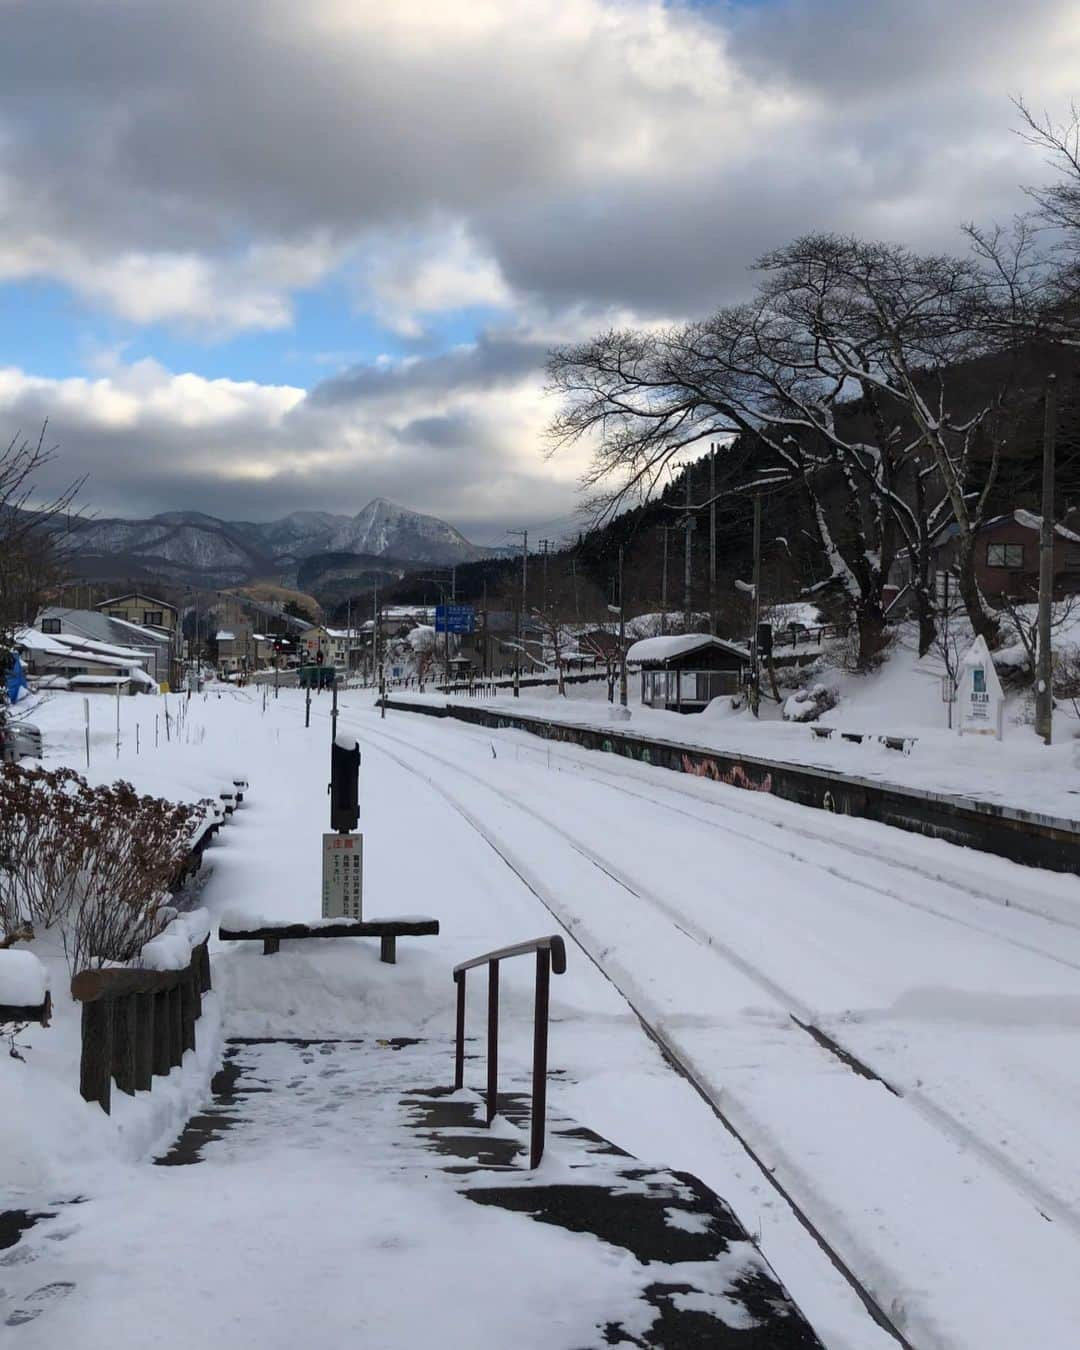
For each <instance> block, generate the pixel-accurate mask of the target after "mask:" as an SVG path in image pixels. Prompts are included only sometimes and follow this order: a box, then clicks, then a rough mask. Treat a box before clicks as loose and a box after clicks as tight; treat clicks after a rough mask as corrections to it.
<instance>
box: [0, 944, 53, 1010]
mask: <svg viewBox="0 0 1080 1350" xmlns="http://www.w3.org/2000/svg"><path fill="white" fill-rule="evenodd" d="M48 991H49V976H48V972H47V971H46V969H45V967H44V966H43V965H42V964H41V962H40V961H39V960H38V959H37V957H36V956H35V955H34V954H33V952H20V951H16V950H8V951H0V1003H3V1004H6V1005H7V1006H8V1007H9V1008H40V1007H41V1005H42V1004H43V1003H44V1002H45V995H46V994H47V993H48Z"/></svg>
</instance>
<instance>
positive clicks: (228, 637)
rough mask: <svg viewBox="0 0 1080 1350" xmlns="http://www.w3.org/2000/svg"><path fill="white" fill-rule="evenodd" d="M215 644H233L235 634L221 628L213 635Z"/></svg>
mask: <svg viewBox="0 0 1080 1350" xmlns="http://www.w3.org/2000/svg"><path fill="white" fill-rule="evenodd" d="M214 641H215V642H235V641H236V634H235V633H230V632H229V630H228V629H227V628H223V629H222V630H221V631H220V632H219V633H215V634H214Z"/></svg>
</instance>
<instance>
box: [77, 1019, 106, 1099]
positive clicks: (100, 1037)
mask: <svg viewBox="0 0 1080 1350" xmlns="http://www.w3.org/2000/svg"><path fill="white" fill-rule="evenodd" d="M112 1016H113V1009H112V1000H111V999H107V998H101V999H95V1000H94V1001H93V1002H91V1003H84V1004H83V1010H82V1058H81V1060H80V1062H79V1091H80V1093H81V1094H82V1097H83V1100H84V1101H88V1102H97V1104H98V1105H99V1106H100V1107H101V1109H102V1110H103V1111H104V1112H105V1114H106V1115H108V1114H109V1109H110V1105H111V1100H112V1059H113V1025H112Z"/></svg>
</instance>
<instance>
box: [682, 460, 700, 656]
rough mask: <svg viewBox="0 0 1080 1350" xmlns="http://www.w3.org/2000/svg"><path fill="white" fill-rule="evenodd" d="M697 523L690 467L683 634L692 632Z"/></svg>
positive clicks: (687, 478)
mask: <svg viewBox="0 0 1080 1350" xmlns="http://www.w3.org/2000/svg"><path fill="white" fill-rule="evenodd" d="M696 524H697V521H696V520H695V519H694V517H693V515H692V514H691V512H690V466H689V464H688V465H687V466H686V518H685V520H684V521H683V525H684V528H685V529H686V563H685V569H684V573H685V574H684V577H683V632H684V633H689V631H690V584H691V577H692V575H693V557H694V554H693V547H694V545H693V538H692V533H691V532H692V531H693V529H694V526H695V525H696Z"/></svg>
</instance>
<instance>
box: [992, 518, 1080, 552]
mask: <svg viewBox="0 0 1080 1350" xmlns="http://www.w3.org/2000/svg"><path fill="white" fill-rule="evenodd" d="M1012 514H1013V520H1015V521H1016V523H1017V525H1023V526H1025V527H1026V528H1027V529H1029V530H1041V529H1042V521H1043V518H1042V516H1037V515H1036V514H1035V512H1034V511H1024V510H1023V509H1018V510H1016V511H1014V512H1013V513H1012ZM991 524H993V521H991ZM1054 533H1055V534H1058V535H1060V536H1061V537H1062V539H1069V540H1071V541H1072V542H1073V543H1074V544H1080V534H1074V533H1073V532H1072V530H1069V529H1066V527H1065V526H1064V525H1055V526H1054Z"/></svg>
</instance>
